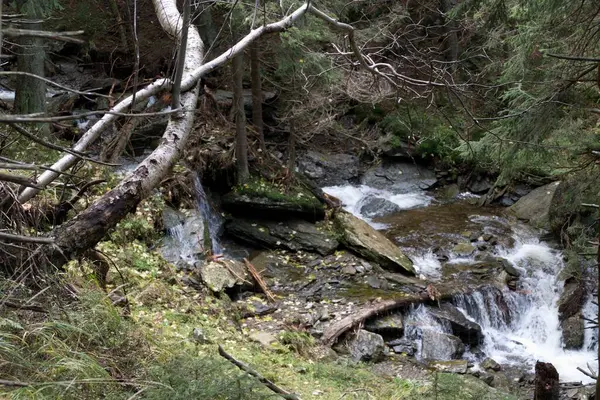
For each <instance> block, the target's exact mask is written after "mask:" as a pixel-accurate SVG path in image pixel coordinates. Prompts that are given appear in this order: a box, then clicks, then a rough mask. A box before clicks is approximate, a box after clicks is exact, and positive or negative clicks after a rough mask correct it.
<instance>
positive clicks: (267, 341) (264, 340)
mask: <svg viewBox="0 0 600 400" xmlns="http://www.w3.org/2000/svg"><path fill="white" fill-rule="evenodd" d="M250 340H252V341H253V342H257V343H260V344H261V345H263V346H264V347H269V346H271V345H272V344H273V343H275V342H277V336H275V334H273V333H271V332H264V331H259V332H252V333H251V334H250Z"/></svg>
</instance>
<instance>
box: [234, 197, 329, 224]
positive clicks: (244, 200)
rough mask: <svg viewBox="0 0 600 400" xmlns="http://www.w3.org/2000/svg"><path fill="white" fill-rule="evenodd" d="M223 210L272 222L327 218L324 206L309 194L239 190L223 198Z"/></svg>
mask: <svg viewBox="0 0 600 400" xmlns="http://www.w3.org/2000/svg"><path fill="white" fill-rule="evenodd" d="M267 193H268V194H267ZM223 209H224V210H225V211H228V212H230V213H232V214H234V215H239V216H241V217H245V216H253V217H257V218H266V219H272V220H286V219H294V218H300V219H304V220H307V221H320V220H322V219H323V218H324V217H325V208H324V206H323V204H322V203H321V202H320V201H319V200H318V199H317V198H316V197H314V196H313V195H312V194H311V193H308V192H299V193H297V194H295V195H294V194H290V195H284V194H280V193H276V192H275V191H273V192H272V193H270V192H267V191H265V194H251V193H245V192H244V191H243V190H237V191H233V192H230V193H228V194H227V195H225V196H223Z"/></svg>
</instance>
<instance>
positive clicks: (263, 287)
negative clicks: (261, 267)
mask: <svg viewBox="0 0 600 400" xmlns="http://www.w3.org/2000/svg"><path fill="white" fill-rule="evenodd" d="M244 264H246V267H247V268H248V271H249V272H250V275H252V277H253V278H254V280H255V281H256V283H258V286H260V288H261V290H262V291H263V293H264V294H265V295H266V296H267V299H268V300H269V301H273V302H274V301H275V297H273V294H272V293H271V291H270V290H269V288H268V287H267V285H266V284H265V281H264V280H263V278H262V277H261V276H260V274H259V273H258V271H257V270H256V268H254V265H252V264H251V263H250V261H248V259H247V258H244Z"/></svg>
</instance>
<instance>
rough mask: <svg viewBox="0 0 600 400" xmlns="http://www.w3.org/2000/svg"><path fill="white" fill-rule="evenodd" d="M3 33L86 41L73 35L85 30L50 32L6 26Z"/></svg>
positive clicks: (79, 42)
mask: <svg viewBox="0 0 600 400" xmlns="http://www.w3.org/2000/svg"><path fill="white" fill-rule="evenodd" d="M2 33H3V34H4V35H6V36H11V37H38V38H44V39H52V40H59V41H61V42H68V43H77V44H83V43H85V41H84V40H82V39H77V38H74V37H73V36H80V35H83V34H84V33H85V32H84V31H71V32H50V31H36V30H33V29H17V28H6V29H3V30H2Z"/></svg>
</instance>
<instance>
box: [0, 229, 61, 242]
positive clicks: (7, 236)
mask: <svg viewBox="0 0 600 400" xmlns="http://www.w3.org/2000/svg"><path fill="white" fill-rule="evenodd" d="M0 240H6V241H9V242H21V243H40V244H52V243H54V238H49V237H36V236H23V235H14V234H12V233H6V232H0Z"/></svg>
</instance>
